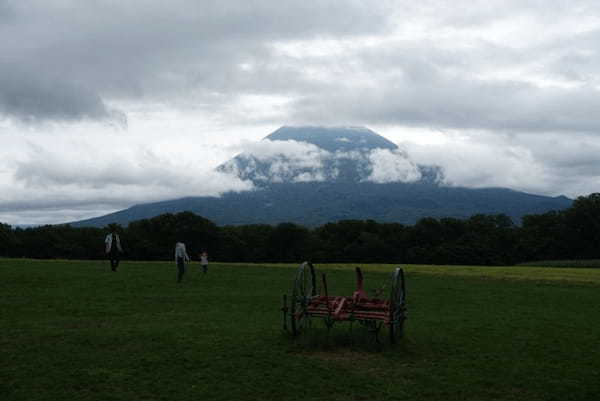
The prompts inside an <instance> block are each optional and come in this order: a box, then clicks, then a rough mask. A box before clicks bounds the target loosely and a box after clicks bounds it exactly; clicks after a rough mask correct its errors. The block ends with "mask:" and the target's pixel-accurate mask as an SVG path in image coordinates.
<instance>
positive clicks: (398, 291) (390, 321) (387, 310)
mask: <svg viewBox="0 0 600 401" xmlns="http://www.w3.org/2000/svg"><path fill="white" fill-rule="evenodd" d="M355 272H356V291H354V293H353V294H352V295H351V296H331V295H329V293H328V288H327V277H326V275H325V274H324V273H323V274H322V276H321V277H322V287H321V289H322V291H323V294H318V293H317V285H316V274H315V268H314V266H313V264H312V263H310V262H304V263H302V264H301V265H300V267H299V268H298V270H297V271H296V277H295V279H294V286H293V288H292V295H291V297H290V299H289V304H288V300H287V296H286V295H284V296H283V308H281V310H282V312H283V327H284V330H286V331H291V333H292V334H293V335H294V336H298V335H300V334H302V332H303V331H304V330H305V328H306V327H307V326H308V325H309V322H310V320H311V319H314V318H319V319H323V321H324V322H325V325H326V326H327V328H328V329H331V327H333V325H334V324H335V323H338V322H359V323H360V324H362V325H364V326H366V327H367V328H368V329H369V330H370V331H372V332H374V333H375V335H376V340H377V341H378V342H379V338H378V333H379V331H380V329H381V327H383V326H387V327H388V331H389V339H390V343H392V344H395V343H396V342H397V341H398V340H399V339H400V338H401V337H402V335H403V331H404V321H405V320H406V287H405V283H404V272H403V270H402V269H401V268H399V267H397V268H396V269H395V270H394V272H393V273H392V276H391V286H390V287H391V288H390V292H389V294H390V295H389V299H382V298H380V295H381V294H376V296H375V297H374V298H369V297H368V295H367V293H366V292H365V290H364V289H363V274H362V271H361V269H360V268H359V267H357V268H356V269H355ZM379 292H380V293H381V292H383V291H379ZM288 320H289V325H290V327H289V329H288Z"/></svg>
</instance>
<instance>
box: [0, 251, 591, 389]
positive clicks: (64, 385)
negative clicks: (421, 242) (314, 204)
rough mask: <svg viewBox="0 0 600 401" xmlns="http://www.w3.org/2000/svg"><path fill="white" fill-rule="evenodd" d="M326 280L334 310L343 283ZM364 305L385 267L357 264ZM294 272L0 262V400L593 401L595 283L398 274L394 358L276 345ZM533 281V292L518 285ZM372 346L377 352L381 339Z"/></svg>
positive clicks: (322, 334) (347, 278) (363, 344)
mask: <svg viewBox="0 0 600 401" xmlns="http://www.w3.org/2000/svg"><path fill="white" fill-rule="evenodd" d="M354 266H356V264H344V265H339V264H331V265H317V269H318V270H319V271H326V272H327V276H328V282H329V287H330V288H329V292H330V294H335V295H338V294H339V295H349V293H351V291H352V290H353V288H354V275H353V272H352V271H351V269H350V268H353V267H354ZM359 266H361V267H362V268H363V270H364V271H365V288H366V289H367V291H369V290H372V289H374V288H377V287H379V286H380V285H382V284H384V283H386V282H387V280H388V279H389V273H390V272H391V271H392V268H393V267H395V266H396V265H363V264H359ZM295 267H297V264H284V265H279V264H277V265H270V264H255V265H250V264H226V263H212V264H211V265H210V267H209V273H208V275H206V276H204V275H202V273H200V272H199V270H200V267H199V265H198V264H197V263H192V264H190V265H189V266H188V272H187V274H186V276H185V278H184V282H183V283H182V284H181V285H177V284H176V283H175V266H174V263H173V262H123V263H122V265H121V266H120V268H119V271H118V272H117V273H112V272H110V268H109V266H108V264H107V262H104V261H38V260H19V259H17V260H15V259H0V287H1V291H2V292H1V293H2V296H1V298H0V299H1V301H0V302H1V305H0V306H1V307H2V311H3V313H2V314H1V316H0V324H1V326H2V327H3V328H4V330H2V331H0V333H1V334H0V347H1V349H2V358H0V360H1V363H0V394H2V399H3V400H10V401H13V400H15V401H16V400H28V401H30V400H62V399H76V400H238V399H239V400H258V399H273V400H300V399H302V400H405V399H406V400H409V399H410V400H415V399H431V400H596V399H597V395H598V394H599V393H600V384H599V383H600V375H599V373H598V369H597V367H598V366H600V351H599V350H598V348H597V347H596V345H597V344H598V341H599V340H600V334H599V333H600V316H599V314H598V313H597V305H598V304H599V301H600V291H599V290H600V276H599V275H598V274H597V273H599V271H598V269H589V271H588V269H558V268H557V269H547V268H531V267H515V266H511V267H492V268H490V267H468V266H462V267H457V266H451V267H450V266H449V267H444V266H413V265H408V266H404V268H405V271H406V272H407V293H408V310H409V320H408V321H407V326H406V337H405V338H404V339H403V340H402V341H401V343H400V345H399V346H397V347H393V348H392V347H390V346H388V345H387V344H385V343H384V344H383V345H378V344H376V343H375V342H374V341H373V340H374V339H373V337H372V336H370V335H369V334H368V333H366V332H364V331H361V328H360V327H358V325H354V326H353V328H352V332H350V328H349V326H348V325H347V324H340V325H337V326H335V327H334V329H333V330H332V331H331V332H330V333H327V332H326V331H325V330H324V329H322V328H321V327H320V326H319V324H318V322H315V324H314V327H313V329H312V330H310V331H309V332H308V333H307V335H306V336H304V337H302V338H300V339H299V340H297V341H295V340H293V339H292V338H290V337H289V336H288V335H285V334H284V333H283V332H282V329H281V326H282V322H281V314H280V311H279V308H280V307H281V296H282V294H283V293H288V294H289V293H290V290H291V286H292V282H293V275H294V268H295ZM532 276H534V277H532ZM382 340H385V337H384V336H382Z"/></svg>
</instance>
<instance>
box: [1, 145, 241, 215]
mask: <svg viewBox="0 0 600 401" xmlns="http://www.w3.org/2000/svg"><path fill="white" fill-rule="evenodd" d="M108 145H109V146H108V147H109V148H110V147H111V145H110V142H109V144H108ZM61 147H62V148H63V150H64V148H68V154H69V157H68V158H66V157H64V155H63V154H62V153H61V152H56V151H55V150H54V149H51V148H46V147H41V146H37V145H34V144H30V145H29V147H28V148H27V152H26V153H25V154H23V155H21V156H20V158H19V159H18V160H12V161H10V162H8V161H6V160H5V162H4V163H3V165H0V167H3V168H0V221H9V222H11V220H4V219H11V218H12V216H15V215H19V216H21V219H19V220H18V221H19V223H49V222H65V221H69V218H70V217H72V216H76V217H77V218H84V217H93V216H97V215H99V214H101V213H105V212H112V211H116V210H120V209H123V208H126V207H129V206H131V205H132V204H135V203H144V202H151V201H159V200H164V199H174V198H179V197H184V196H219V195H221V194H222V193H224V192H228V191H242V190H250V189H252V187H253V186H252V183H250V182H247V181H242V180H240V179H239V178H237V177H234V176H231V175H228V174H226V173H223V172H217V171H214V170H213V169H212V168H211V166H204V165H203V164H202V163H201V160H200V161H194V160H189V159H186V160H181V159H177V158H171V157H169V156H168V155H167V154H165V155H163V156H161V155H159V154H156V153H155V152H154V151H153V150H151V149H148V148H143V147H142V148H137V149H132V148H113V149H111V151H110V153H107V152H106V151H104V152H103V151H102V149H101V147H97V146H90V145H86V144H84V143H72V142H70V143H61ZM209 151H210V150H207V151H206V152H209ZM201 152H202V151H201V150H197V151H196V154H198V155H200V156H201V155H202V153H201ZM44 213H46V219H45V220H44V219H43V218H42V217H43V216H44ZM61 216H62V217H61ZM30 218H31V219H32V220H28V219H30ZM55 219H56V220H55Z"/></svg>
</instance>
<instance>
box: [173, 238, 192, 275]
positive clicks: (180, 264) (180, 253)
mask: <svg viewBox="0 0 600 401" xmlns="http://www.w3.org/2000/svg"><path fill="white" fill-rule="evenodd" d="M189 261H190V257H189V256H188V254H187V252H186V250H185V244H184V243H183V242H177V243H176V244H175V263H176V264H177V282H178V283H181V279H182V278H183V275H184V273H185V262H189Z"/></svg>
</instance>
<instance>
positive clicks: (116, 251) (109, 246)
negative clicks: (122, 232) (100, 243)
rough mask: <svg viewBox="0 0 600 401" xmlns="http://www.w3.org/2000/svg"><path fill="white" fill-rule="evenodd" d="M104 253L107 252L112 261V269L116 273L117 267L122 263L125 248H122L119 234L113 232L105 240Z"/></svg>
mask: <svg viewBox="0 0 600 401" xmlns="http://www.w3.org/2000/svg"><path fill="white" fill-rule="evenodd" d="M104 251H105V252H106V256H107V257H108V259H109V260H110V268H111V270H112V271H114V272H116V271H117V267H119V261H120V253H121V252H123V248H121V239H120V238H119V234H117V233H116V232H114V231H113V232H111V233H110V234H108V235H107V236H106V238H104Z"/></svg>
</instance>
